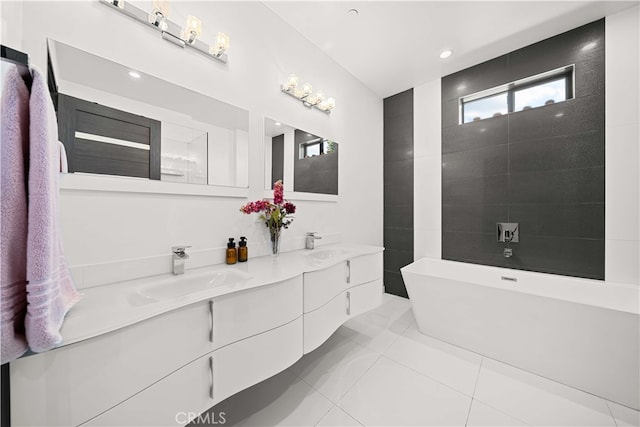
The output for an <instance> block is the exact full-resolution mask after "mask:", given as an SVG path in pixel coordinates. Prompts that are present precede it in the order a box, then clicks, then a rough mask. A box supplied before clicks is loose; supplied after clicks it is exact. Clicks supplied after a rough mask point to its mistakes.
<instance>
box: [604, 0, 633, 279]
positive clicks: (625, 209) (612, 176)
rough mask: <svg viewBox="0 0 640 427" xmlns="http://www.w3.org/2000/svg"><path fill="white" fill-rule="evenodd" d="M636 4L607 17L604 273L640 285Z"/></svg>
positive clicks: (607, 277)
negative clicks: (631, 7)
mask: <svg viewBox="0 0 640 427" xmlns="http://www.w3.org/2000/svg"><path fill="white" fill-rule="evenodd" d="M639 26H640V6H637V7H634V8H633V9H628V10H626V11H623V12H620V13H617V14H615V15H612V16H609V17H607V19H606V20H605V51H606V60H605V76H606V82H605V97H606V98H605V108H606V109H605V141H606V146H605V270H604V271H605V277H606V279H607V280H611V281H615V282H625V283H635V284H640V216H639V215H640V210H639V209H638V200H640V175H639V173H638V170H639V169H640V150H639V146H640V133H639V132H638V129H639V126H640V108H639V106H638V103H639V102H640V101H639V100H640V86H639V82H638V80H639V78H640V77H639V76H640V66H639V65H640V33H639V31H638V28H639Z"/></svg>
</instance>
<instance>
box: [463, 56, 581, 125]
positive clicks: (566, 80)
mask: <svg viewBox="0 0 640 427" xmlns="http://www.w3.org/2000/svg"><path fill="white" fill-rule="evenodd" d="M573 70H574V67H573V65H571V66H568V67H563V68H559V69H557V70H552V71H548V72H546V73H542V74H539V75H536V76H532V77H528V78H526V79H522V80H518V81H516V82H512V83H509V84H506V85H502V86H499V87H496V88H492V89H489V90H485V91H482V92H478V93H475V94H472V95H468V96H465V97H463V98H460V107H461V108H460V123H461V124H462V123H470V122H474V121H478V120H483V119H487V118H490V117H497V116H501V115H503V114H508V113H514V112H517V111H524V110H528V109H531V108H537V107H542V106H545V105H549V104H554V103H556V102H562V101H566V100H567V99H571V98H573Z"/></svg>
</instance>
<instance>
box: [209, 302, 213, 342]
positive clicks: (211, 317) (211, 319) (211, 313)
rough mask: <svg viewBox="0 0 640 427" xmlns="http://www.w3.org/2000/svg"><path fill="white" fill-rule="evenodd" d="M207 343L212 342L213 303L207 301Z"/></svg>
mask: <svg viewBox="0 0 640 427" xmlns="http://www.w3.org/2000/svg"><path fill="white" fill-rule="evenodd" d="M209 342H213V301H211V300H209Z"/></svg>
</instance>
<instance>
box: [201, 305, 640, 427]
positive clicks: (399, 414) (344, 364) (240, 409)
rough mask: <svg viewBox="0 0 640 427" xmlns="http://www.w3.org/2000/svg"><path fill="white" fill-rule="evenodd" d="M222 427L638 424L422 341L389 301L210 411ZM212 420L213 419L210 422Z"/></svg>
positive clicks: (574, 393) (611, 408) (619, 412)
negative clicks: (291, 364) (277, 371)
mask: <svg viewBox="0 0 640 427" xmlns="http://www.w3.org/2000/svg"><path fill="white" fill-rule="evenodd" d="M211 411H212V412H213V414H218V416H217V418H216V417H215V416H214V417H211V418H210V419H217V420H220V418H219V414H220V413H221V412H224V417H225V421H226V422H225V424H224V425H225V426H523V425H533V426H638V425H639V419H640V416H639V412H638V411H634V410H631V409H629V408H626V407H623V406H620V405H617V404H615V403H613V402H609V401H606V400H604V399H602V398H599V397H595V396H593V395H590V394H587V393H583V392H581V391H578V390H576V389H573V388H570V387H567V386H564V385H562V384H558V383H556V382H553V381H550V380H547V379H544V378H542V377H539V376H537V375H533V374H530V373H528V372H525V371H522V370H519V369H516V368H513V367H511V366H508V365H505V364H503V363H500V362H497V361H495V360H492V359H488V358H485V357H482V356H480V355H478V354H476V353H472V352H469V351H467V350H464V349H461V348H459V347H455V346H452V345H450V344H447V343H444V342H442V341H439V340H436V339H433V338H430V337H428V336H425V335H423V334H421V333H420V332H419V331H418V329H417V328H416V325H415V322H414V319H413V314H412V312H411V306H410V304H409V301H408V300H406V299H404V298H399V297H395V296H392V295H385V298H384V303H383V304H382V305H381V306H380V307H378V308H377V309H375V310H373V311H370V312H368V313H365V314H363V315H361V316H359V317H357V318H354V319H351V320H350V321H349V322H347V323H346V324H345V325H343V326H342V327H341V328H339V329H338V330H337V331H336V333H335V334H333V336H331V338H329V340H327V342H325V343H324V344H323V345H322V346H320V347H319V348H318V349H316V350H315V351H313V352H311V353H309V354H307V355H305V356H304V357H303V358H302V359H301V360H299V361H298V362H297V363H296V364H295V365H293V366H292V367H290V368H289V369H287V370H286V371H284V372H282V373H280V374H278V375H276V376H274V377H272V378H270V379H268V380H266V381H264V382H262V383H260V384H257V385H255V386H253V387H251V388H249V389H247V390H245V391H243V392H241V393H238V394H236V395H235V396H232V397H230V398H229V399H227V400H225V401H224V402H221V403H220V404H218V405H217V406H215V407H214V408H212V410H211ZM213 414H210V415H213Z"/></svg>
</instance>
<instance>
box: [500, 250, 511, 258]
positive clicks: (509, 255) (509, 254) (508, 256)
mask: <svg viewBox="0 0 640 427" xmlns="http://www.w3.org/2000/svg"><path fill="white" fill-rule="evenodd" d="M502 254H503V255H504V257H505V258H511V257H512V256H513V249H511V248H504V252H503V253H502Z"/></svg>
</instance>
